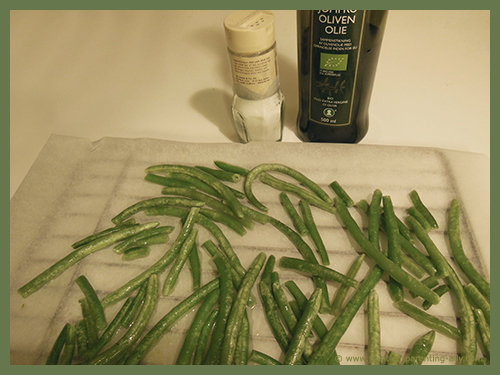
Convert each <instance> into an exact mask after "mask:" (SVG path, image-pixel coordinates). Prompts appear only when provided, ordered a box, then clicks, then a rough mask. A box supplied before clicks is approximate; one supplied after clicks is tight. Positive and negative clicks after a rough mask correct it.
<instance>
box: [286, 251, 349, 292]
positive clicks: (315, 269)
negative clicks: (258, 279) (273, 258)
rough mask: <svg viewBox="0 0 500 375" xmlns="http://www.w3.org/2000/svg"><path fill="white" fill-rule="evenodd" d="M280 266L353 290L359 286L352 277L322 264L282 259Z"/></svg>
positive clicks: (295, 259) (287, 258)
mask: <svg viewBox="0 0 500 375" xmlns="http://www.w3.org/2000/svg"><path fill="white" fill-rule="evenodd" d="M279 266H280V267H281V268H287V269H292V270H296V271H299V272H302V273H306V274H308V275H312V276H319V277H321V278H323V279H326V280H333V281H337V282H339V283H341V284H346V285H349V286H350V287H353V288H356V287H357V286H358V282H357V281H356V280H354V279H351V278H350V277H347V276H345V275H343V274H341V273H340V272H337V271H335V270H333V269H331V268H328V267H325V266H322V265H320V264H315V263H311V262H308V261H306V260H302V259H297V258H289V257H281V259H280V262H279Z"/></svg>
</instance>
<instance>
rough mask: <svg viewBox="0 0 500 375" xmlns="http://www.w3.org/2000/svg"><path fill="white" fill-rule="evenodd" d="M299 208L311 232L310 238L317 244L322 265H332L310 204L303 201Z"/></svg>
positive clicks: (300, 202)
mask: <svg viewBox="0 0 500 375" xmlns="http://www.w3.org/2000/svg"><path fill="white" fill-rule="evenodd" d="M299 207H300V211H301V212H302V217H303V218H304V224H305V225H306V227H307V230H308V231H309V236H310V237H311V239H312V241H313V243H314V244H315V246H316V250H317V251H318V254H319V256H320V258H321V263H323V265H325V266H328V265H330V259H329V258H328V253H327V252H326V247H325V244H324V242H323V239H322V238H321V235H320V234H319V231H318V227H317V226H316V223H315V221H314V217H313V215H312V211H311V207H310V206H309V203H307V202H306V201H305V200H303V199H301V200H300V201H299Z"/></svg>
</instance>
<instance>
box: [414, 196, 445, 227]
mask: <svg viewBox="0 0 500 375" xmlns="http://www.w3.org/2000/svg"><path fill="white" fill-rule="evenodd" d="M410 199H411V201H412V202H413V206H415V208H416V209H417V210H418V211H419V212H420V214H421V215H422V216H423V217H424V218H425V220H426V221H427V222H428V223H429V224H430V225H431V227H432V228H434V229H437V228H439V226H438V223H437V221H436V219H435V218H434V216H432V214H431V212H430V211H429V210H428V208H427V207H426V206H425V205H424V203H423V202H422V200H421V199H420V196H419V195H418V193H417V191H416V190H412V191H411V192H410Z"/></svg>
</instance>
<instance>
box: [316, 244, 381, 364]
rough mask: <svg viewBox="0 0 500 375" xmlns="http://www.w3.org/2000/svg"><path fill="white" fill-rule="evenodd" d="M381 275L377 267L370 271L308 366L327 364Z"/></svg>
mask: <svg viewBox="0 0 500 375" xmlns="http://www.w3.org/2000/svg"><path fill="white" fill-rule="evenodd" d="M377 251H378V250H377ZM383 273H384V270H383V269H382V268H381V267H380V266H378V265H377V266H375V267H374V268H373V269H372V270H371V271H370V273H369V274H368V276H367V277H366V278H365V279H364V280H363V282H362V283H361V285H360V286H359V288H358V289H357V290H356V292H355V293H354V294H353V296H352V297H351V299H350V300H349V302H347V305H346V307H345V308H344V310H342V312H341V313H340V315H339V316H338V317H337V319H336V320H335V322H334V323H333V326H332V327H331V328H330V330H329V331H328V333H327V334H326V335H325V336H324V337H323V339H322V340H321V343H320V345H319V347H318V348H317V349H316V351H315V352H314V354H313V355H312V356H311V358H310V360H309V362H308V364H309V365H321V364H323V365H324V364H327V363H328V361H329V360H330V357H331V356H332V355H334V351H335V348H336V347H337V344H338V343H339V341H340V339H341V338H342V336H343V335H344V333H345V332H346V331H347V328H348V327H349V325H350V324H351V322H352V320H353V319H354V316H355V315H356V313H357V311H358V310H359V308H360V307H361V305H362V304H363V303H364V302H365V300H366V298H367V297H368V294H369V293H370V291H371V290H372V289H373V288H374V287H375V285H376V284H377V283H378V282H379V280H380V279H381V277H382V274H383Z"/></svg>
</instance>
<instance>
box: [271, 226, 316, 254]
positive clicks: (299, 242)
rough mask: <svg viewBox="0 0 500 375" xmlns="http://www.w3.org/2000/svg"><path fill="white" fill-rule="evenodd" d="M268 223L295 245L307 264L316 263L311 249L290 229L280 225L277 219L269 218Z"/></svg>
mask: <svg viewBox="0 0 500 375" xmlns="http://www.w3.org/2000/svg"><path fill="white" fill-rule="evenodd" d="M270 223H271V224H272V225H273V226H274V227H275V228H276V229H278V230H279V231H280V232H281V233H283V234H284V235H285V236H286V237H287V238H288V239H289V240H290V241H291V242H292V244H294V245H295V247H296V248H297V250H298V251H299V252H300V254H301V255H302V256H303V257H304V259H305V260H307V261H309V262H316V263H317V262H318V261H317V260H316V257H315V256H314V253H313V251H312V249H311V247H310V246H309V245H308V244H307V243H306V242H305V241H304V240H303V239H302V238H301V237H300V235H299V234H298V233H297V232H295V231H294V230H293V229H292V228H290V227H289V226H287V225H286V224H284V223H282V222H281V221H279V220H278V219H275V218H273V217H270Z"/></svg>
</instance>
